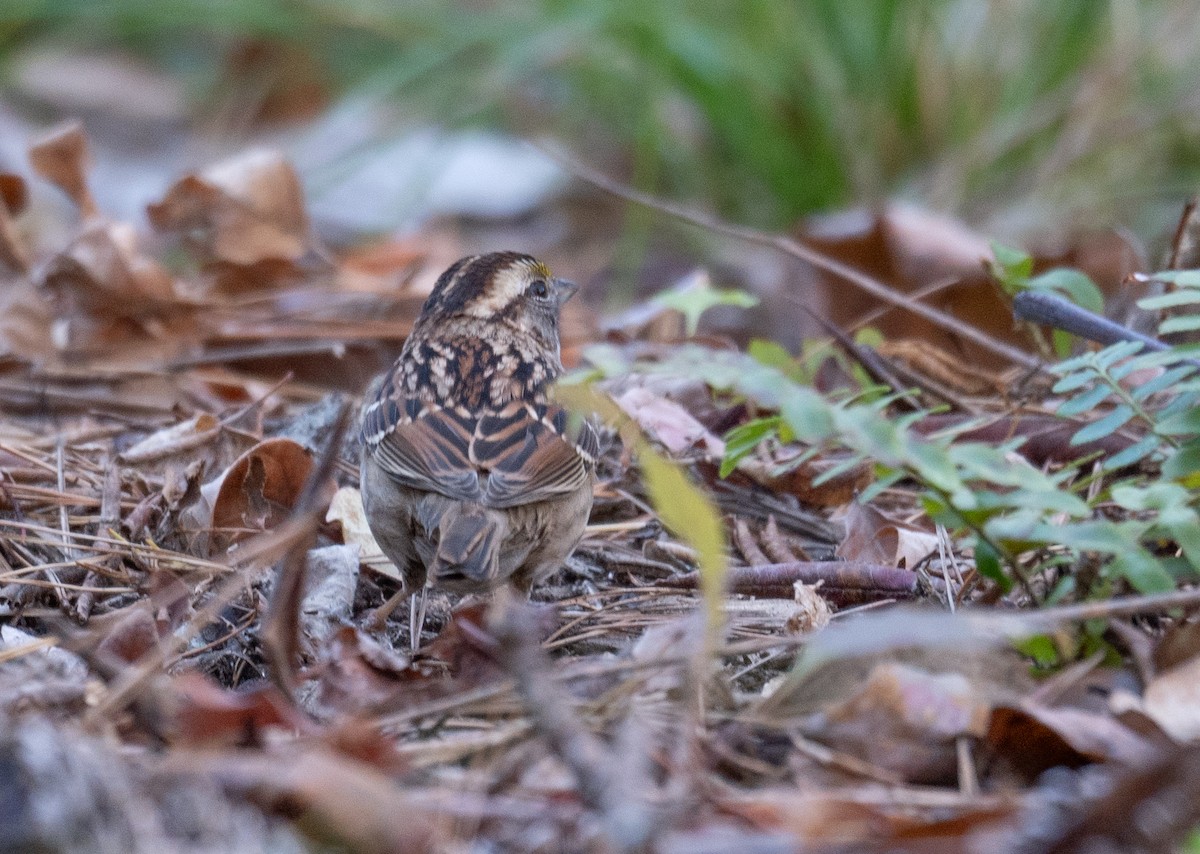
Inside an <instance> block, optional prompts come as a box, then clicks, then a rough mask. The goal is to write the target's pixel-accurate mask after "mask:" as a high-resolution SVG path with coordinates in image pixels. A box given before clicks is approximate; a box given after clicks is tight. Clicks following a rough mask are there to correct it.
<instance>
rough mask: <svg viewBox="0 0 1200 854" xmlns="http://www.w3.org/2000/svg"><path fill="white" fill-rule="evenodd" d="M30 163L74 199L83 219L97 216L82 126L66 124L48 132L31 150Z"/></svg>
mask: <svg viewBox="0 0 1200 854" xmlns="http://www.w3.org/2000/svg"><path fill="white" fill-rule="evenodd" d="M29 161H30V163H32V164H33V168H34V170H35V171H36V172H37V173H38V174H39V175H41V176H42V177H43V178H45V179H46V180H47V181H49V182H51V183H52V184H54V185H55V186H56V187H58V188H59V189H60V190H62V191H63V192H64V193H66V194H67V195H68V196H70V197H71V201H73V202H75V204H76V205H77V206H78V207H79V211H80V213H82V214H83V216H84V218H90V217H93V216H95V215H96V213H97V208H96V202H95V200H94V199H93V198H92V193H91V191H90V190H89V189H88V184H87V173H88V169H89V168H90V163H89V156H88V143H87V134H86V133H85V132H84V130H83V125H82V124H81V123H80V122H78V121H70V122H66V123H65V124H62V125H59V126H58V127H56V128H53V129H52V130H50V131H49V132H47V133H46V134H45V135H44V136H42V137H41V138H40V139H38V140H37V141H36V142H34V144H33V145H31V146H30V147H29Z"/></svg>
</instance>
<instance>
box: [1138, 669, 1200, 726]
mask: <svg viewBox="0 0 1200 854" xmlns="http://www.w3.org/2000/svg"><path fill="white" fill-rule="evenodd" d="M1142 711H1144V712H1145V713H1146V714H1147V715H1149V716H1150V717H1151V718H1152V719H1153V720H1154V722H1155V723H1157V724H1158V725H1159V726H1160V727H1162V728H1163V729H1164V730H1165V731H1166V732H1167V734H1168V735H1170V736H1171V737H1172V738H1174V739H1175V740H1176V741H1182V742H1186V741H1194V740H1196V739H1200V657H1196V658H1193V659H1191V660H1189V661H1186V662H1184V663H1183V664H1177V665H1175V666H1174V667H1172V668H1170V669H1169V670H1164V671H1163V672H1162V673H1159V674H1158V675H1157V676H1155V677H1154V679H1153V680H1152V681H1151V682H1150V684H1149V685H1147V686H1146V691H1145V693H1144V694H1143V696H1142Z"/></svg>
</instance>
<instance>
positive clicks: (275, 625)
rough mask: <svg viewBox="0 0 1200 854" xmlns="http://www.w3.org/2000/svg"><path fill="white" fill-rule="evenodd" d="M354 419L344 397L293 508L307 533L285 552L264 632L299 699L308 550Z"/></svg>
mask: <svg viewBox="0 0 1200 854" xmlns="http://www.w3.org/2000/svg"><path fill="white" fill-rule="evenodd" d="M349 424H350V404H349V403H347V402H346V401H343V402H342V404H341V407H340V409H339V410H338V414H337V418H336V419H335V420H334V423H333V431H332V432H331V433H330V436H329V442H328V443H327V444H326V446H325V450H324V451H323V452H322V454H321V457H320V459H319V460H318V461H317V464H316V465H315V466H313V469H312V472H311V473H310V474H309V476H308V481H307V483H305V485H304V489H303V490H302V491H301V493H300V497H299V498H298V499H297V500H296V505H295V507H294V508H293V510H292V518H293V519H296V520H304V521H305V522H306V531H307V534H306V535H305V536H299V537H296V538H295V539H294V540H293V541H292V542H291V545H290V546H289V547H288V550H287V553H286V554H285V555H284V558H283V562H282V563H281V565H280V567H279V572H278V574H277V575H276V577H275V587H274V589H273V590H272V591H271V601H270V604H269V605H268V607H267V615H266V617H265V618H264V619H263V622H262V628H261V630H260V633H259V636H260V637H261V638H262V645H263V655H264V657H265V658H266V660H267V664H268V669H269V671H270V673H271V678H272V680H273V681H274V682H275V684H276V685H277V686H278V687H279V688H280V690H282V691H283V692H284V695H285V696H287V697H289V698H293V699H294V698H295V689H296V685H297V683H298V681H299V680H298V677H297V673H296V667H297V665H298V657H299V654H300V604H301V601H302V600H303V598H304V578H305V574H306V573H305V569H306V561H307V557H308V551H309V549H311V548H312V546H313V543H315V542H316V538H317V528H318V527H319V525H320V522H321V518H322V516H323V514H324V509H325V508H324V507H323V502H322V500H321V499H322V494H323V492H324V487H325V484H326V483H327V482H328V481H329V479H330V478H331V477H332V476H333V468H334V466H335V465H336V463H337V459H338V453H339V452H340V451H341V447H342V436H344V435H345V432H346V428H347V427H348V426H349Z"/></svg>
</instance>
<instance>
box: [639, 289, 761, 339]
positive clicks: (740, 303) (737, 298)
mask: <svg viewBox="0 0 1200 854" xmlns="http://www.w3.org/2000/svg"><path fill="white" fill-rule="evenodd" d="M654 302H656V303H658V304H659V305H661V306H664V307H666V308H673V309H675V310H676V311H679V312H682V313H683V316H684V318H685V319H686V322H687V332H688V335H689V336H691V335H695V334H696V329H697V328H698V327H699V325H700V317H701V315H703V314H704V312H706V311H708V310H709V309H710V308H716V307H717V306H719V305H733V306H737V307H738V308H754V306H756V305H758V297H756V296H754V295H753V294H748V293H746V292H745V291H739V290H734V289H719V288H714V287H712V286H711V285H710V284H708V277H707V276H704V277H702V278H699V279H697V280H696V284H691V285H688V286H686V287H682V288H675V289H673V290H669V291H663V292H662V293H660V294H658V295H656V296H655V297H654Z"/></svg>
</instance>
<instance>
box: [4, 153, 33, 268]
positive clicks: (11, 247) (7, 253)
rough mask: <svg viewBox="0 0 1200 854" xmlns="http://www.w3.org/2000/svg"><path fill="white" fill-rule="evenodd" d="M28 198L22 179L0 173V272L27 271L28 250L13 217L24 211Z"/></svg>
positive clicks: (18, 176)
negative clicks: (5, 270)
mask: <svg viewBox="0 0 1200 854" xmlns="http://www.w3.org/2000/svg"><path fill="white" fill-rule="evenodd" d="M28 198H29V191H28V189H27V188H26V186H25V179H24V178H22V177H21V176H20V175H14V174H12V173H11V172H0V271H2V270H3V268H7V269H8V270H10V271H11V272H14V273H23V272H25V271H26V270H28V269H29V250H28V248H27V247H26V245H25V241H24V240H23V239H22V237H21V235H20V234H19V233H18V231H17V227H16V224H15V223H14V222H13V217H15V216H17V215H18V214H20V213H21V211H22V210H24V208H25V203H26V202H27V201H28Z"/></svg>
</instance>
